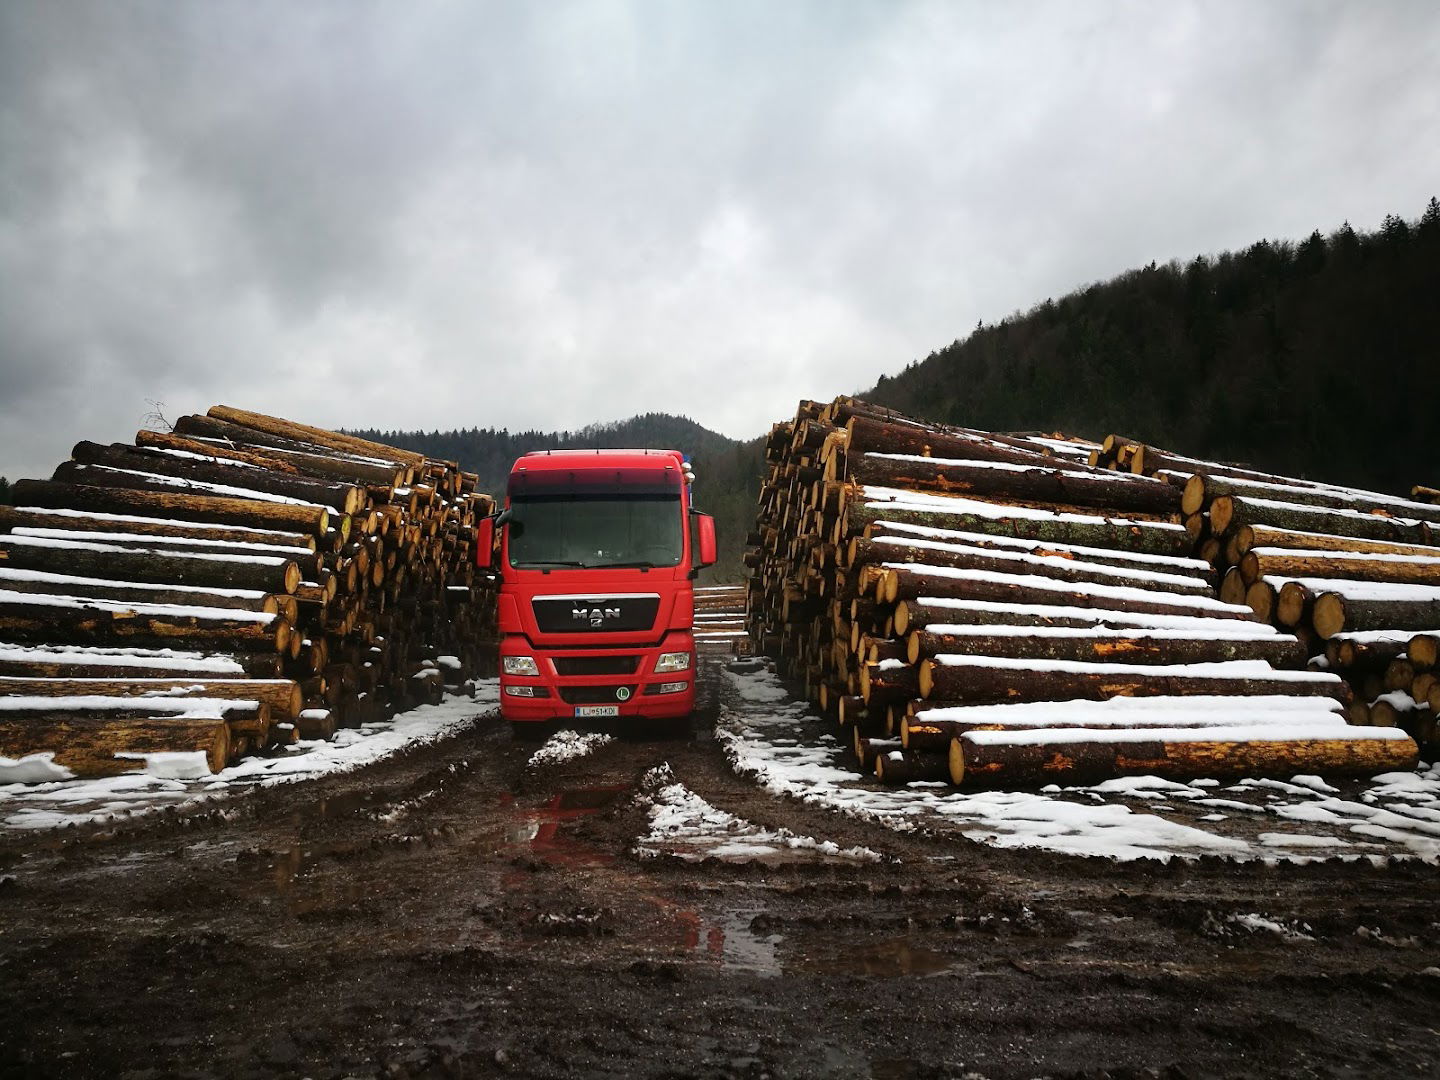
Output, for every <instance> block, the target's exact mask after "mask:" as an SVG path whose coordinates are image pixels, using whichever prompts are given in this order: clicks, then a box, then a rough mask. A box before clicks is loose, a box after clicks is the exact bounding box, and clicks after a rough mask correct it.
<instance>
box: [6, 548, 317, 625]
mask: <svg viewBox="0 0 1440 1080" xmlns="http://www.w3.org/2000/svg"><path fill="white" fill-rule="evenodd" d="M0 590H3V591H5V592H22V593H38V594H40V595H45V596H78V597H88V598H90V599H93V600H122V601H134V602H135V603H141V604H172V605H183V606H189V607H205V608H235V609H237V610H243V611H258V612H264V613H267V614H275V613H276V612H278V611H279V610H280V604H279V599H278V598H277V597H276V596H275V595H274V594H272V593H265V592H261V591H260V590H258V589H224V590H215V589H204V588H199V587H196V586H190V585H168V586H167V585H156V584H154V583H152V582H143V581H107V580H105V579H103V578H82V577H72V576H70V575H68V574H50V573H46V572H44V571H41V570H18V569H12V568H10V567H9V566H7V564H6V561H5V560H3V559H0ZM292 621H293V620H292Z"/></svg>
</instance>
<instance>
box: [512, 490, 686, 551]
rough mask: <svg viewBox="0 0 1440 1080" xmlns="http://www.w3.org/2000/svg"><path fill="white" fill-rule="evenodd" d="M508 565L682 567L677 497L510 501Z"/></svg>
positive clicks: (607, 497) (604, 496)
mask: <svg viewBox="0 0 1440 1080" xmlns="http://www.w3.org/2000/svg"><path fill="white" fill-rule="evenodd" d="M509 530H510V565H511V566H513V567H515V568H516V569H535V570H541V569H546V568H548V567H555V566H579V567H587V568H595V567H601V566H678V565H679V564H680V557H681V555H682V554H683V552H682V542H681V535H680V499H679V497H678V496H676V495H639V496H636V495H554V496H546V497H538V498H537V497H528V498H521V499H512V500H511V503H510V519H509Z"/></svg>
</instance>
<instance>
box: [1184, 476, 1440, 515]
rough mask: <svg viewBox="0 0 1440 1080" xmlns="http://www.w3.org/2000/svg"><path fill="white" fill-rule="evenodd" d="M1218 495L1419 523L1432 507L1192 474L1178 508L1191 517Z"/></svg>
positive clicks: (1374, 496)
mask: <svg viewBox="0 0 1440 1080" xmlns="http://www.w3.org/2000/svg"><path fill="white" fill-rule="evenodd" d="M1221 495H1239V496H1242V497H1245V498H1251V499H1269V500H1271V501H1273V502H1283V503H1291V504H1301V505H1304V506H1314V507H1320V508H1322V509H1330V510H1353V511H1355V512H1357V513H1361V514H1376V513H1379V514H1382V515H1389V516H1393V517H1402V518H1414V519H1418V520H1421V521H1426V520H1430V519H1431V518H1433V517H1435V516H1436V514H1435V508H1434V507H1433V506H1431V505H1428V504H1426V503H1417V502H1411V501H1410V500H1408V499H1398V498H1394V497H1392V496H1387V495H1381V494H1379V493H1374V492H1372V493H1370V494H1368V495H1367V494H1363V493H1361V492H1358V491H1357V492H1344V491H1338V490H1336V491H1327V490H1324V489H1322V488H1316V487H1310V486H1308V485H1304V484H1294V483H1290V484H1276V483H1262V482H1258V481H1254V480H1243V479H1240V478H1238V477H1233V476H1207V475H1205V474H1204V473H1196V474H1195V475H1194V476H1192V477H1190V479H1189V480H1188V481H1187V482H1186V484H1185V492H1184V496H1183V499H1182V503H1181V505H1182V508H1183V509H1184V511H1185V513H1187V514H1193V513H1196V512H1198V511H1199V510H1200V508H1201V507H1203V506H1206V505H1208V504H1209V503H1210V502H1212V501H1213V500H1215V499H1217V498H1219V497H1220V496H1221Z"/></svg>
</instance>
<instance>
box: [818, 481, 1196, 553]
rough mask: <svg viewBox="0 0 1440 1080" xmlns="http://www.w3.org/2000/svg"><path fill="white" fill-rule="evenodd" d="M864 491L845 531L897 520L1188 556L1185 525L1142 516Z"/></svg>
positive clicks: (849, 511)
mask: <svg viewBox="0 0 1440 1080" xmlns="http://www.w3.org/2000/svg"><path fill="white" fill-rule="evenodd" d="M862 494H863V492H861V493H858V494H857V495H854V496H851V497H849V498H848V500H847V502H846V506H845V511H844V523H845V524H844V528H843V531H844V533H845V535H846V536H847V537H848V536H852V535H856V534H859V533H862V532H863V531H864V530H865V529H866V528H867V527H868V526H870V525H873V524H875V523H876V522H881V521H895V522H900V523H903V524H909V525H924V526H928V527H931V528H940V529H957V530H960V531H963V532H976V533H985V534H988V535H992V536H1010V537H1016V538H1018V539H1022V540H1041V541H1044V542H1046V543H1055V544H1079V545H1084V546H1087V547H1109V548H1114V549H1116V550H1119V551H1138V552H1143V553H1146V554H1151V555H1170V556H1177V557H1178V556H1188V555H1189V554H1190V550H1191V541H1190V537H1189V535H1188V534H1187V533H1186V532H1185V529H1184V526H1181V525H1172V524H1169V523H1167V522H1156V521H1138V520H1133V519H1128V518H1117V519H1110V518H1105V517H1101V516H1089V515H1085V516H1082V515H1078V514H1075V515H1066V514H1049V513H1044V512H1041V511H1029V512H1026V513H1021V512H1018V510H1017V512H1015V513H1007V512H1006V511H1007V510H1008V509H1009V508H1006V507H998V506H997V507H993V508H991V509H990V510H987V511H985V512H983V513H982V512H977V510H978V508H977V506H976V503H975V501H974V500H971V499H963V500H962V499H957V500H956V502H957V505H956V506H955V507H954V508H949V507H946V506H944V505H941V504H939V502H938V499H937V500H936V501H935V503H934V504H931V503H929V502H927V503H926V504H925V505H923V506H921V505H918V504H906V503H896V502H885V501H880V500H878V499H872V500H866V499H864V498H861V497H860V495H862Z"/></svg>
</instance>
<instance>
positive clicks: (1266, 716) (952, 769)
mask: <svg viewBox="0 0 1440 1080" xmlns="http://www.w3.org/2000/svg"><path fill="white" fill-rule="evenodd" d="M1137 445H1138V444H1135V443H1133V442H1132V441H1129V440H1125V441H1123V442H1122V441H1119V440H1107V443H1105V444H1093V443H1086V442H1085V441H1084V440H1078V439H1072V438H1069V437H1067V436H1059V435H1040V434H1034V433H1024V434H1018V435H1017V434H1008V435H998V434H993V433H989V432H983V431H977V430H974V429H968V428H960V427H954V426H949V425H941V424H932V423H924V422H921V421H917V420H915V419H913V418H911V417H907V416H903V415H901V414H898V413H895V412H893V411H891V410H887V409H883V408H878V407H875V406H872V405H869V404H867V403H865V402H862V401H858V400H855V399H850V398H839V399H836V400H835V401H833V402H831V403H829V404H821V403H818V402H802V403H801V404H800V407H799V410H798V411H797V414H796V416H795V419H794V420H793V421H790V422H786V423H783V424H777V425H775V427H773V428H772V429H771V432H770V435H769V437H768V439H767V442H766V457H767V475H766V477H765V480H764V483H763V485H762V489H761V494H760V500H759V509H758V514H757V519H756V528H755V530H754V532H753V533H752V534H751V536H750V543H751V544H752V545H753V547H754V550H752V551H750V552H748V553H747V555H746V563H747V565H748V566H749V567H751V569H752V576H751V578H750V582H749V586H748V589H749V591H748V596H747V612H748V614H747V626H748V629H749V631H750V634H751V637H752V640H753V642H754V645H755V648H756V649H757V650H758V651H760V652H763V653H766V654H768V655H770V656H771V657H773V658H775V660H776V663H777V666H778V668H779V670H780V672H781V673H782V674H783V675H785V676H788V677H790V678H792V679H794V680H796V681H797V682H800V683H803V685H804V687H805V692H806V694H807V696H808V697H809V698H810V699H811V700H812V701H813V702H814V703H815V704H816V705H817V707H818V708H819V709H820V710H821V711H822V712H823V713H824V714H826V715H827V716H829V717H831V718H832V719H833V720H834V721H835V722H836V723H837V724H839V725H840V726H841V727H842V728H845V729H847V734H846V736H845V742H846V743H847V744H850V745H853V747H854V748H855V752H856V758H857V761H859V762H860V764H861V767H862V768H863V769H865V770H867V771H874V772H875V774H876V775H877V776H878V777H879V778H880V779H882V780H883V781H885V782H891V783H908V782H914V781H917V780H933V779H934V778H936V777H938V776H948V777H949V778H950V779H951V781H952V782H954V783H956V784H982V783H983V784H993V783H1016V784H1027V783H1032V782H1050V781H1052V780H1079V779H1086V778H1094V777H1098V776H1109V775H1117V774H1124V773H1130V772H1136V771H1142V772H1159V773H1161V774H1162V775H1166V776H1171V777H1175V778H1183V777H1187V776H1201V775H1214V776H1219V775H1234V774H1237V773H1240V772H1247V773H1255V772H1285V771H1287V770H1288V771H1289V772H1291V773H1293V772H1302V771H1310V770H1313V769H1320V768H1323V769H1324V770H1325V771H1329V772H1338V771H1355V770H1366V769H1371V770H1373V769H1374V768H1376V766H1377V763H1379V764H1380V765H1382V766H1384V767H1395V768H1399V767H1404V766H1405V765H1407V764H1413V762H1414V759H1415V746H1414V744H1413V742H1411V741H1410V740H1409V739H1408V738H1406V737H1405V736H1404V735H1403V734H1402V733H1401V732H1399V731H1393V732H1380V731H1376V730H1374V729H1370V728H1363V729H1352V728H1351V727H1350V726H1349V725H1348V724H1347V723H1346V720H1347V717H1346V713H1345V709H1346V707H1347V706H1348V705H1349V704H1350V694H1349V689H1348V687H1347V686H1346V684H1345V683H1344V682H1343V681H1342V680H1341V679H1339V678H1338V677H1337V676H1335V675H1333V674H1330V673H1326V672H1318V671H1312V670H1307V669H1306V666H1305V662H1306V659H1307V650H1306V648H1305V645H1304V644H1303V643H1302V642H1301V641H1300V640H1299V639H1298V638H1297V637H1296V636H1295V635H1293V634H1289V633H1281V632H1279V631H1277V629H1276V628H1275V627H1273V626H1271V625H1268V624H1267V623H1265V622H1262V621H1261V620H1259V619H1258V618H1257V617H1256V615H1255V613H1254V612H1253V611H1252V609H1251V608H1250V607H1249V606H1248V605H1246V604H1244V603H1243V602H1240V601H1237V600H1236V599H1235V598H1233V597H1232V598H1225V599H1222V598H1220V597H1219V596H1218V595H1217V591H1218V583H1219V579H1218V576H1217V575H1216V573H1215V571H1214V568H1213V566H1212V564H1210V563H1209V562H1207V561H1206V560H1204V559H1200V558H1198V557H1196V554H1195V547H1196V536H1195V533H1194V529H1193V527H1190V526H1189V525H1188V523H1187V522H1186V521H1185V520H1184V516H1183V513H1182V499H1183V494H1184V492H1183V490H1182V488H1181V486H1179V485H1178V484H1176V483H1174V482H1172V481H1171V480H1169V479H1168V478H1165V477H1152V476H1146V475H1141V474H1140V473H1138V472H1134V471H1129V472H1126V473H1123V474H1122V473H1119V472H1117V471H1116V470H1114V469H1111V468H1107V467H1105V464H1104V462H1103V461H1102V459H1103V458H1104V456H1105V454H1106V453H1108V452H1110V450H1111V448H1112V447H1114V446H1121V447H1124V446H1131V447H1134V446H1137ZM1134 453H1135V451H1134V450H1133V449H1132V450H1131V451H1130V455H1131V456H1130V460H1132V461H1133V454H1134ZM1177 464H1178V462H1177ZM1122 700H1123V701H1130V700H1134V701H1136V702H1140V701H1147V702H1154V703H1155V704H1154V705H1152V706H1147V708H1148V709H1149V711H1148V712H1145V713H1144V716H1146V717H1164V716H1166V715H1170V716H1173V717H1175V718H1176V720H1175V723H1174V724H1172V725H1171V726H1169V727H1165V726H1163V725H1158V724H1157V723H1153V722H1140V723H1137V724H1135V725H1130V726H1125V725H1110V726H1105V725H1099V726H1097V725H1095V724H1092V723H1088V722H1082V721H1077V720H1074V718H1073V717H1072V716H1071V714H1070V713H1067V712H1066V710H1067V709H1068V710H1072V712H1073V710H1075V709H1076V708H1080V709H1081V712H1082V713H1084V714H1085V715H1087V716H1088V715H1089V714H1090V713H1091V712H1093V711H1094V709H1095V708H1097V707H1103V706H1108V705H1109V704H1110V703H1112V702H1115V701H1122ZM1190 702H1217V703H1219V704H1218V705H1217V706H1214V707H1209V708H1205V709H1200V708H1193V707H1191V706H1190V705H1189V704H1188V703H1190ZM1042 703H1043V705H1044V707H1045V708H1047V709H1050V710H1051V714H1052V717H1053V718H1052V720H1050V721H1049V722H1047V723H1044V724H1041V725H1033V724H1032V725H1031V726H1029V727H1027V726H1026V725H1025V724H1023V723H1022V724H1014V725H1012V724H1009V723H1007V722H1005V721H1002V720H1000V719H999V718H998V714H997V711H998V712H999V713H1003V712H1004V711H1005V710H1011V711H1012V712H1010V713H1006V714H1005V715H1009V716H1019V715H1020V714H1021V713H1024V715H1025V716H1027V717H1031V718H1032V719H1033V717H1034V716H1035V715H1036V714H1035V713H1034V712H1033V710H1034V709H1035V708H1039V707H1041V705H1042ZM968 710H990V712H988V713H986V717H987V720H986V721H985V722H984V723H972V722H971V721H970V720H968V719H964V718H963V717H965V716H968V715H969V713H968ZM1026 710H1032V711H1028V712H1027V711H1026ZM1087 710H1088V711H1087ZM1106 715H1112V714H1106ZM1114 715H1120V714H1114ZM1124 715H1126V716H1132V715H1133V716H1140V715H1141V714H1140V713H1135V712H1127V713H1124ZM1275 716H1281V717H1284V718H1285V719H1286V721H1287V722H1286V723H1284V724H1278V725H1277V724H1271V723H1269V721H1270V719H1271V718H1273V717H1275ZM1067 725H1068V726H1067ZM1197 731H1201V732H1203V734H1201V735H1197V734H1196V732H1197ZM996 732H999V733H1000V734H996ZM1097 732H1098V733H1097ZM886 740H890V741H888V742H887V741H886ZM897 740H898V744H897V743H896V741H897Z"/></svg>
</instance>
